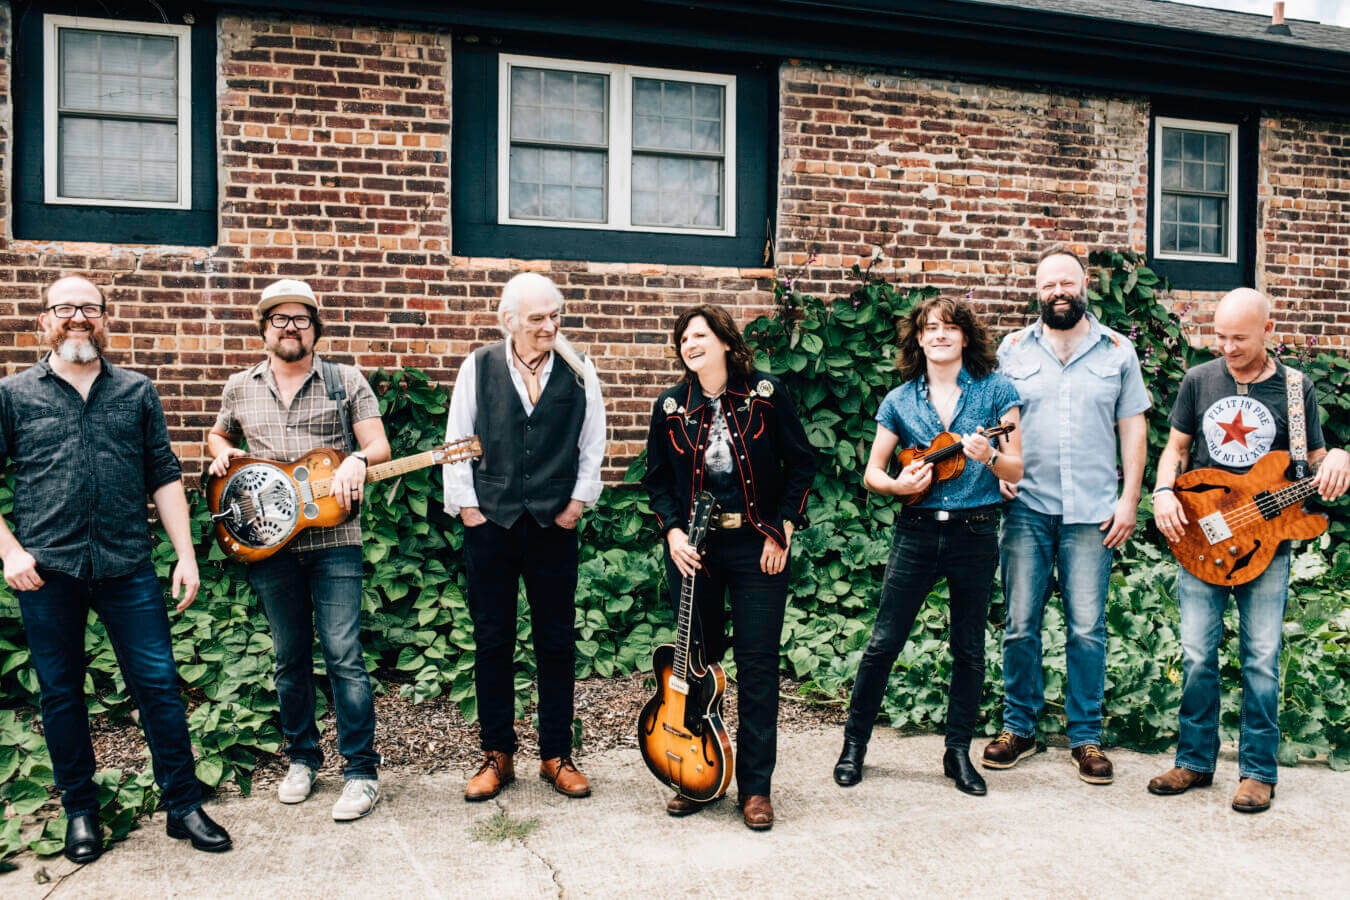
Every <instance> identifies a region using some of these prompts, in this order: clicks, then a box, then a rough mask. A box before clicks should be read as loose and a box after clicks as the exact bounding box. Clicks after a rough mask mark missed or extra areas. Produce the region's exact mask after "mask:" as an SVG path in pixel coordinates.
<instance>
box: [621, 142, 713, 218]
mask: <svg viewBox="0 0 1350 900" xmlns="http://www.w3.org/2000/svg"><path fill="white" fill-rule="evenodd" d="M632 217H633V224H635V225H656V226H666V227H674V228H720V227H721V226H722V162H721V160H711V159H690V158H685V157H678V156H662V157H657V156H651V155H643V154H635V155H634V156H633V209H632Z"/></svg>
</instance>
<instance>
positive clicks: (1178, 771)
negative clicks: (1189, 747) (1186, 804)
mask: <svg viewBox="0 0 1350 900" xmlns="http://www.w3.org/2000/svg"><path fill="white" fill-rule="evenodd" d="M1213 783H1214V773H1213V772H1192V771H1191V770H1190V769H1183V768H1181V766H1175V767H1173V768H1171V769H1168V770H1167V771H1166V772H1164V773H1162V774H1161V775H1159V776H1158V777H1157V778H1154V779H1153V780H1152V781H1150V782H1149V783H1148V792H1149V793H1150V794H1157V795H1158V796H1159V797H1171V796H1173V795H1174V794H1184V793H1186V792H1187V791H1189V790H1190V789H1191V788H1194V787H1209V786H1210V785H1211V784H1213Z"/></svg>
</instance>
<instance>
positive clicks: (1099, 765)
mask: <svg viewBox="0 0 1350 900" xmlns="http://www.w3.org/2000/svg"><path fill="white" fill-rule="evenodd" d="M1069 755H1070V756H1071V757H1073V761H1074V764H1075V765H1077V766H1078V777H1079V778H1081V779H1083V780H1084V781H1086V782H1087V783H1088V784H1110V783H1111V782H1112V781H1114V780H1115V777H1116V769H1115V766H1113V765H1111V760H1109V759H1107V758H1106V754H1105V753H1103V752H1102V748H1101V747H1098V746H1097V745H1096V744H1084V745H1083V746H1081V747H1074V748H1073V749H1072V750H1070V751H1069Z"/></svg>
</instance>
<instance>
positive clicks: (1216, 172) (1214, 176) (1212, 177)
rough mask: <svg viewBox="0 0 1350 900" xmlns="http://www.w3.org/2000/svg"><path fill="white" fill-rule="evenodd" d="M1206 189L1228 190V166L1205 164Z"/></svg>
mask: <svg viewBox="0 0 1350 900" xmlns="http://www.w3.org/2000/svg"><path fill="white" fill-rule="evenodd" d="M1205 190H1207V191H1227V190H1228V167H1227V166H1223V165H1218V166H1215V165H1207V166H1205Z"/></svg>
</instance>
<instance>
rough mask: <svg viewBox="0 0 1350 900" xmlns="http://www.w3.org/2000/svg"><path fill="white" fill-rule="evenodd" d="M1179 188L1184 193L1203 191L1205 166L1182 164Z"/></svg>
mask: <svg viewBox="0 0 1350 900" xmlns="http://www.w3.org/2000/svg"><path fill="white" fill-rule="evenodd" d="M1181 171H1182V176H1181V188H1182V190H1186V191H1203V190H1204V189H1205V164H1204V163H1199V162H1186V163H1183V164H1182V170H1181Z"/></svg>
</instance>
